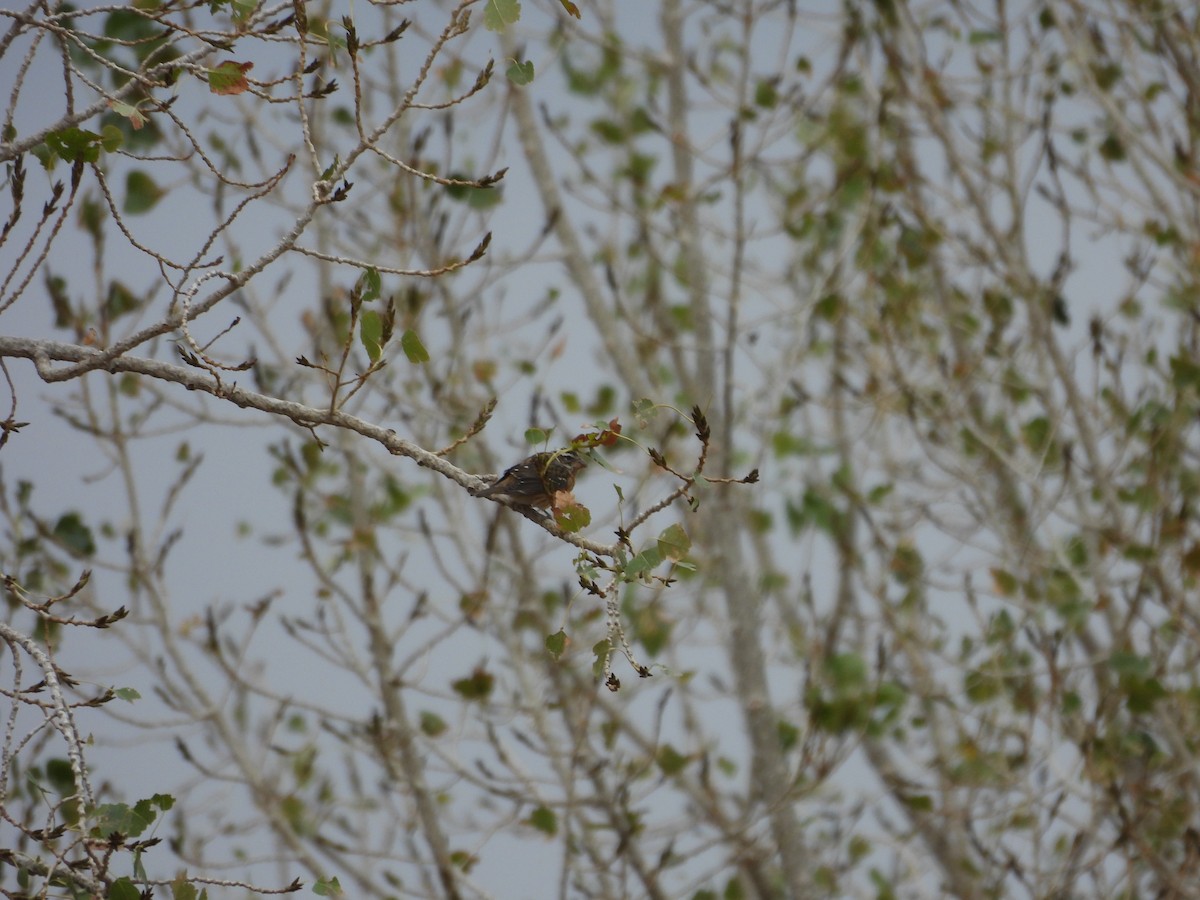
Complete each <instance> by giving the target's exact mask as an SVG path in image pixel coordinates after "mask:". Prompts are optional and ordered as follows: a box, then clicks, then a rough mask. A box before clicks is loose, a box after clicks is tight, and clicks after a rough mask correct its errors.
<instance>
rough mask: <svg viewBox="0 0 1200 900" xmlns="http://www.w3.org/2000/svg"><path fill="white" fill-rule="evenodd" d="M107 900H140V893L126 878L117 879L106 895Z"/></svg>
mask: <svg viewBox="0 0 1200 900" xmlns="http://www.w3.org/2000/svg"><path fill="white" fill-rule="evenodd" d="M106 896H107V898H108V900H141V896H142V892H141V891H139V890H138V889H137V887H136V886H135V885H134V883H133V882H132V881H131V880H130V879H129V878H128V877H122V878H118V879H117V880H116V881H114V882H113V883H112V886H111V887H110V888H109V889H108V894H107V895H106Z"/></svg>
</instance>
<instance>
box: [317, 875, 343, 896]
mask: <svg viewBox="0 0 1200 900" xmlns="http://www.w3.org/2000/svg"><path fill="white" fill-rule="evenodd" d="M312 889H313V893H314V894H316V895H317V896H319V897H340V896H342V894H343V893H344V891H343V890H342V886H341V885H340V884H339V883H338V880H337V878H336V877H335V878H330V879H324V878H318V879H317V880H316V881H314V882H313V887H312Z"/></svg>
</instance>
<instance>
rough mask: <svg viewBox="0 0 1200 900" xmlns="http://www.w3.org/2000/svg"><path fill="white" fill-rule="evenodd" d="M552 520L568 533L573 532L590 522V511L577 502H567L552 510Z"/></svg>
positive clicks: (585, 526)
mask: <svg viewBox="0 0 1200 900" xmlns="http://www.w3.org/2000/svg"><path fill="white" fill-rule="evenodd" d="M554 522H555V524H556V525H558V527H559V528H561V529H562V530H563V531H565V532H567V533H568V534H574V533H575V532H577V531H581V530H582V529H584V528H587V527H588V526H589V525H591V524H592V511H591V510H590V509H588V508H587V507H586V506H582V505H580V504H578V503H569V504H567V505H566V506H563V507H560V508H558V509H556V510H554Z"/></svg>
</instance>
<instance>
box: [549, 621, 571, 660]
mask: <svg viewBox="0 0 1200 900" xmlns="http://www.w3.org/2000/svg"><path fill="white" fill-rule="evenodd" d="M546 649H547V650H548V651H549V652H550V655H551V656H553V657H554V658H555V659H558V658H559V657H560V656H562V655H563V651H564V650H566V649H567V633H566V632H565V631H563V630H562V629H561V628H560V629H558V631H556V632H554V634H548V635H546Z"/></svg>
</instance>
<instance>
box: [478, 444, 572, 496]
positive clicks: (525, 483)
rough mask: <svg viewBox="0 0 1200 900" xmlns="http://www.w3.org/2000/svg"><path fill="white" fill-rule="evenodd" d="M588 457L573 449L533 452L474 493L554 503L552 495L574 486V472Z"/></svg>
mask: <svg viewBox="0 0 1200 900" xmlns="http://www.w3.org/2000/svg"><path fill="white" fill-rule="evenodd" d="M586 465H587V460H586V459H584V458H583V456H582V455H580V454H579V453H577V452H576V451H574V450H555V451H546V452H543V453H535V454H533V456H530V457H528V458H526V459H523V460H521V461H520V462H519V463H517V464H516V465H515V466H513V467H512V468H509V469H506V470H505V471H504V474H503V475H501V476H500V477H499V478H497V479H496V480H495V482H493V483H492V484H491V485H490V486H488V487H485V488H484V489H483V490H481V491H477V492H476V493H475V496H476V497H503V498H505V499H506V500H508V501H509V502H510V503H514V504H517V505H519V506H540V507H543V508H546V507H550V506H553V505H554V495H555V494H557V493H558V492H559V491H570V490H571V488H573V487H575V473H576V472H578V471H579V470H580V469H582V468H583V467H584V466H586Z"/></svg>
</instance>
